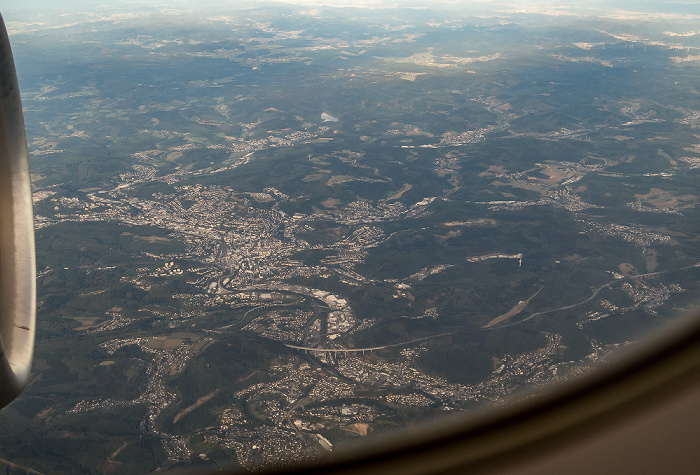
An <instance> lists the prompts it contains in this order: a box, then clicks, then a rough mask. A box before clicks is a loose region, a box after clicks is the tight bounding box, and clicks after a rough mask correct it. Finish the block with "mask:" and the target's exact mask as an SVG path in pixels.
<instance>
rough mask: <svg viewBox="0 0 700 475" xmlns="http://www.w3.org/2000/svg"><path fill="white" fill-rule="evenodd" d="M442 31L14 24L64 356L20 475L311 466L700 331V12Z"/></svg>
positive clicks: (553, 15) (354, 26)
mask: <svg viewBox="0 0 700 475" xmlns="http://www.w3.org/2000/svg"><path fill="white" fill-rule="evenodd" d="M425 6H426V5H425V4H423V3H422V2H413V3H408V2H404V3H398V2H379V1H370V0H367V1H364V2H350V1H348V2H347V3H345V4H342V5H340V6H339V5H338V4H335V5H334V6H333V5H330V2H323V1H313V0H310V1H309V2H303V3H302V2H291V1H290V2H281V3H280V2H277V3H272V2H271V3H269V4H261V3H260V2H250V3H247V4H245V5H239V6H238V7H236V8H234V7H226V6H220V5H218V2H216V3H215V2H209V3H207V2H198V3H197V4H196V5H195V4H194V3H192V2H184V1H183V2H176V3H173V2H167V5H166V4H165V3H163V4H150V5H147V6H144V5H141V4H140V3H139V2H127V1H122V2H110V3H109V5H104V6H98V7H94V6H92V5H90V3H89V2H74V3H70V4H67V5H66V4H56V3H55V2H54V3H51V4H49V3H47V4H46V5H45V6H42V7H36V3H34V4H33V5H32V7H31V9H30V8H29V7H28V6H26V5H25V4H22V3H20V2H10V4H8V5H6V6H4V7H3V8H4V10H3V11H2V13H3V16H4V19H5V21H6V23H7V27H8V30H9V32H10V39H11V41H12V45H13V51H14V54H15V60H16V64H17V69H18V74H19V82H20V88H21V91H22V99H23V105H24V108H25V122H26V126H27V136H28V144H29V153H30V162H31V169H32V178H33V187H34V201H35V215H36V233H37V266H38V269H37V272H38V329H37V348H36V360H35V365H34V370H33V376H32V380H31V382H30V384H29V386H28V387H27V389H26V391H25V392H24V393H23V394H22V396H21V397H20V398H19V399H18V400H17V401H16V402H15V403H13V404H12V405H11V406H9V407H8V408H6V409H4V410H3V411H2V413H0V426H2V427H3V432H2V434H0V458H1V459H3V460H4V461H8V462H11V463H14V464H17V465H20V466H25V467H31V468H32V469H34V470H37V471H39V472H55V473H63V472H66V473H75V472H98V473H115V474H116V473H147V472H151V471H154V470H156V469H168V468H172V467H181V466H183V465H190V464H201V465H203V466H211V467H215V466H225V465H226V464H231V463H232V464H239V465H241V466H243V467H245V468H246V469H250V470H255V469H257V468H260V467H267V466H270V465H272V464H274V463H279V460H281V459H285V460H288V461H289V462H290V463H293V462H295V461H302V460H308V459H311V458H314V457H319V456H323V455H324V454H327V453H328V451H330V450H332V449H333V448H334V447H335V446H337V445H338V444H342V443H344V442H346V441H348V440H350V439H357V438H363V437H367V438H371V437H372V436H373V435H376V434H380V433H383V432H386V431H389V430H395V431H399V432H400V431H402V430H405V428H406V427H408V426H412V425H413V424H416V423H419V422H422V421H426V420H433V419H434V418H435V417H437V416H440V415H444V414H447V413H450V412H456V411H469V410H471V409H473V408H474V407H478V406H480V405H484V404H487V405H488V404H491V405H493V404H500V403H502V402H503V401H504V399H505V398H507V397H508V395H510V394H511V393H513V391H516V390H519V389H523V388H526V389H527V388H532V387H536V386H538V385H540V384H542V383H547V382H552V381H556V380H558V379H565V378H569V377H575V376H576V375H579V374H582V373H585V372H586V371H588V370H587V369H586V368H587V365H589V364H591V363H594V362H596V361H599V360H601V359H602V358H605V357H606V356H607V355H609V354H610V352H611V351H613V350H614V349H616V348H618V347H620V346H624V345H627V344H628V343H630V342H633V341H636V340H638V339H639V338H640V335H642V334H644V333H646V332H649V331H652V330H654V329H656V328H658V327H659V326H660V325H663V324H664V323H665V322H668V321H670V320H672V319H673V318H676V317H677V316H679V315H682V314H684V313H687V312H688V311H690V310H691V309H693V308H695V306H696V302H697V299H698V297H699V296H700V286H699V285H698V281H699V279H698V277H700V275H699V273H700V270H699V269H698V266H700V245H699V244H698V235H700V210H699V209H698V201H699V192H700V189H699V188H700V75H699V74H698V72H699V71H698V67H699V65H700V30H699V29H698V27H697V25H698V22H697V15H698V11H697V10H698V9H697V4H693V3H674V4H663V5H662V4H660V3H657V2H649V3H639V2H634V3H632V2H613V3H606V4H605V5H602V4H600V5H599V4H592V3H590V2H585V3H580V4H579V3H574V2H569V3H566V4H562V3H556V4H555V3H538V4H536V5H534V6H533V5H532V4H531V3H530V2H528V3H525V2H523V3H518V2H503V3H484V2H473V3H462V2H443V3H439V4H438V5H437V6H433V5H432V4H431V8H430V9H426V8H423V7H425ZM0 463H3V462H2V461H0Z"/></svg>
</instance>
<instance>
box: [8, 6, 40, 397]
mask: <svg viewBox="0 0 700 475" xmlns="http://www.w3.org/2000/svg"><path fill="white" fill-rule="evenodd" d="M35 302H36V271H35V262H34V214H33V210H32V191H31V184H30V175H29V160H28V157H27V137H26V134H25V130H24V117H23V115H22V103H21V101H20V95H19V86H18V84H17V74H16V71H15V64H14V60H13V58H12V51H11V49H10V42H9V39H8V36H7V30H6V29H5V23H4V21H3V20H2V16H0V408H1V407H4V406H6V405H7V404H9V403H10V402H11V401H12V400H13V399H14V398H15V397H17V395H18V394H19V393H20V392H21V391H22V389H23V388H24V386H25V385H26V383H27V380H28V379H29V371H30V369H31V364H32V355H33V353H34V333H35V319H36V318H35V305H36V303H35Z"/></svg>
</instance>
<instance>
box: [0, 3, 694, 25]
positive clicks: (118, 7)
mask: <svg viewBox="0 0 700 475" xmlns="http://www.w3.org/2000/svg"><path fill="white" fill-rule="evenodd" d="M274 4H287V5H299V6H308V7H322V6H329V7H356V8H368V9H377V8H426V9H429V8H449V9H456V10H459V11H462V12H464V13H465V14H469V13H470V12H479V13H485V12H492V13H493V14H504V13H509V12H511V13H512V12H523V13H543V14H548V15H564V14H586V15H594V16H596V15H602V16H610V15H615V16H617V17H624V16H625V15H629V17H630V18H635V17H639V15H640V14H641V15H642V17H643V15H647V16H655V17H656V16H662V17H665V18H667V19H679V20H682V19H689V18H690V17H692V16H695V15H700V0H688V1H684V0H679V1H659V0H264V1H261V0H168V1H164V0H155V1H144V0H110V1H109V2H107V1H101V2H95V1H94V0H61V1H56V0H3V2H2V6H1V7H0V12H1V13H2V15H3V17H4V18H5V21H7V22H10V21H20V22H26V21H30V20H32V21H48V22H50V23H53V24H55V23H57V21H58V20H59V19H60V17H61V15H66V14H75V13H78V12H85V13H87V12H92V13H100V14H113V13H121V14H135V13H143V12H144V10H148V11H152V12H158V13H175V12H176V11H187V12H188V14H196V13H197V12H201V13H202V14H206V13H207V12H211V11H222V10H228V11H232V10H238V9H242V8H246V7H248V8H249V7H252V6H263V5H274ZM684 17H685V18H684Z"/></svg>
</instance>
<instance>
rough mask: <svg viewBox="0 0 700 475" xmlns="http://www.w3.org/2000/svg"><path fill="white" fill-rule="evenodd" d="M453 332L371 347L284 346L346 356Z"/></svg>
mask: <svg viewBox="0 0 700 475" xmlns="http://www.w3.org/2000/svg"><path fill="white" fill-rule="evenodd" d="M454 333H456V332H449V333H440V334H439V335H432V336H424V337H423V338H416V339H415V340H409V341H404V342H401V343H391V344H389V345H382V346H372V347H368V348H318V347H315V346H301V345H292V344H291V343H285V344H284V346H286V347H287V348H292V349H293V350H299V351H303V352H304V353H306V354H308V353H309V352H311V353H313V354H316V353H333V354H334V355H335V354H338V353H342V354H344V355H345V356H347V355H348V354H349V353H362V354H363V355H364V354H365V353H371V352H373V351H377V350H384V349H386V348H392V347H395V346H406V345H410V344H412V343H417V342H419V341H425V340H430V339H432V338H439V337H441V336H447V335H452V334H454Z"/></svg>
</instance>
